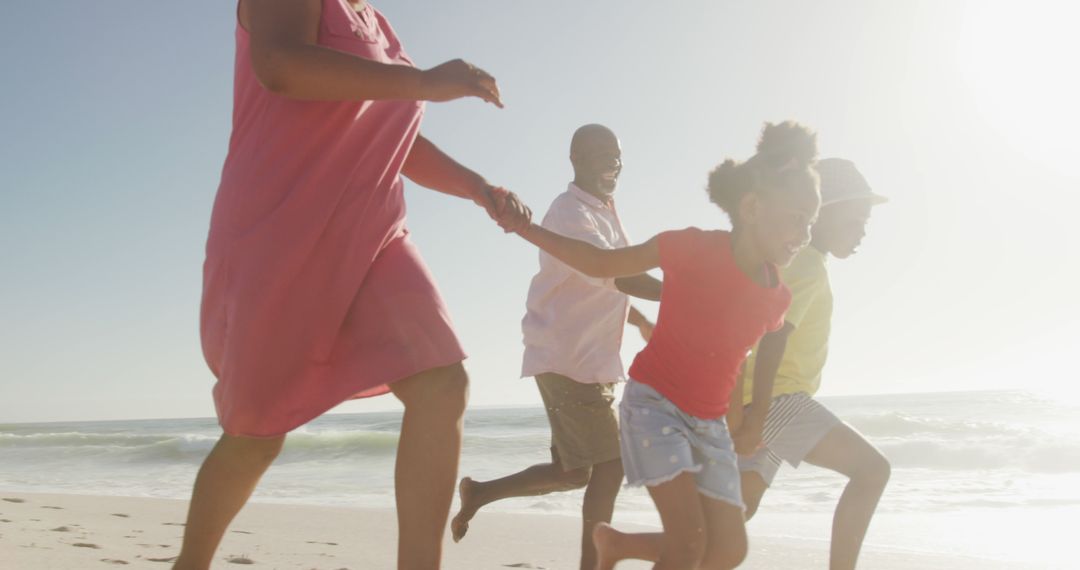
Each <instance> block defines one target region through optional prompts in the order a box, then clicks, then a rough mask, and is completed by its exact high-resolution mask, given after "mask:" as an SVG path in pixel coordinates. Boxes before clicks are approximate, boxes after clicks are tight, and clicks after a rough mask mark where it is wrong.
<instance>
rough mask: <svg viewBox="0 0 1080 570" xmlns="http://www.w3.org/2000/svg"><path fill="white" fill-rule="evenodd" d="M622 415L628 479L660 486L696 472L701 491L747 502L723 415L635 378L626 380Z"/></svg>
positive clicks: (737, 503)
mask: <svg viewBox="0 0 1080 570" xmlns="http://www.w3.org/2000/svg"><path fill="white" fill-rule="evenodd" d="M619 417H620V421H619V431H620V433H621V435H622V437H621V446H622V460H623V469H624V471H626V480H627V483H629V484H630V485H632V486H641V485H645V486H647V487H655V486H656V485H660V484H662V483H666V482H668V481H671V480H672V479H674V478H675V477H677V476H678V475H680V474H682V473H693V474H694V478H695V480H696V481H697V488H698V492H700V493H701V494H702V495H705V496H707V497H710V498H713V499H716V500H719V501H724V502H725V503H728V504H731V505H734V506H737V507H739V508H745V506H744V505H743V500H742V489H741V487H740V485H739V465H738V460H737V459H736V456H735V445H734V444H733V443H732V441H731V434H729V433H728V429H727V422H725V421H724V418H723V417H719V418H716V419H711V420H706V419H701V418H698V417H694V416H691V415H689V414H687V413H685V412H683V411H682V410H680V409H679V408H678V407H677V406H675V404H673V403H671V401H670V400H668V399H667V398H665V397H664V396H662V395H661V394H660V393H659V392H657V391H656V390H654V389H653V388H652V387H650V386H648V385H647V384H642V383H640V382H635V381H633V380H631V381H630V382H627V384H626V390H625V391H624V392H623V398H622V402H621V403H620V404H619Z"/></svg>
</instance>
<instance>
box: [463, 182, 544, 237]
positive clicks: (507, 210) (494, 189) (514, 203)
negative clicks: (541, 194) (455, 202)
mask: <svg viewBox="0 0 1080 570" xmlns="http://www.w3.org/2000/svg"><path fill="white" fill-rule="evenodd" d="M476 203H477V204H479V205H480V206H482V207H483V208H484V209H485V210H487V213H488V215H489V216H491V219H493V220H495V222H496V223H498V224H499V227H500V228H502V229H503V231H505V232H507V233H512V232H518V231H521V230H524V229H525V228H528V227H529V224H531V223H532V210H530V209H529V207H528V206H526V205H525V204H524V203H522V202H521V199H520V198H518V196H517V194H514V193H513V192H511V191H509V190H507V189H506V188H502V187H500V186H488V187H486V188H484V190H483V191H482V192H481V195H480V196H478V197H477V199H476Z"/></svg>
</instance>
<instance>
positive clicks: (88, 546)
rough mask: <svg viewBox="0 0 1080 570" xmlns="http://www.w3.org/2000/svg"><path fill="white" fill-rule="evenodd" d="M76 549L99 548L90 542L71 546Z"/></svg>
mask: <svg viewBox="0 0 1080 570" xmlns="http://www.w3.org/2000/svg"><path fill="white" fill-rule="evenodd" d="M72 546H74V547H76V548H101V547H100V546H98V545H96V544H93V543H90V542H76V543H74V544H72Z"/></svg>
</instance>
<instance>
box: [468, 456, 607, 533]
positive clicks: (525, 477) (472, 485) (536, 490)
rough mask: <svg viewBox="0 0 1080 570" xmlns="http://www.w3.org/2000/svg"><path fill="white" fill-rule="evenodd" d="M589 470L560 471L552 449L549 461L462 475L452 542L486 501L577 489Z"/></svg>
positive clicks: (587, 475)
mask: <svg viewBox="0 0 1080 570" xmlns="http://www.w3.org/2000/svg"><path fill="white" fill-rule="evenodd" d="M620 467H621V463H620ZM620 473H621V469H620ZM591 474H592V471H591V469H590V468H588V467H585V468H582V469H572V470H570V471H563V468H562V464H561V463H559V458H558V456H557V455H556V454H555V450H554V449H552V450H551V463H540V464H537V465H533V466H532V467H528V468H526V469H524V470H522V471H518V472H517V473H514V474H513V475H507V476H506V477H502V478H499V479H494V480H491V481H474V480H472V478H470V477H465V478H463V479H462V480H461V483H460V484H459V485H458V496H459V498H460V499H461V506H460V509H461V510H459V511H458V514H457V515H455V516H454V520H452V521H451V522H450V531H451V533H452V535H453V538H454V542H457V541H459V540H461V539H462V537H464V536H465V533H466V532H468V531H469V521H470V520H472V518H473V517H474V516H476V513H477V511H479V510H480V509H481V508H483V507H484V505H487V504H488V503H494V502H495V501H500V500H502V499H508V498H510V497H533V496H536V495H546V494H548V493H554V492H558V491H571V490H573V489H580V488H582V487H584V486H585V485H587V484H588V483H589V480H590V477H591Z"/></svg>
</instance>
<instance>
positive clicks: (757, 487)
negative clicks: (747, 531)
mask: <svg viewBox="0 0 1080 570" xmlns="http://www.w3.org/2000/svg"><path fill="white" fill-rule="evenodd" d="M739 479H740V483H741V485H742V500H743V503H745V504H746V520H750V519H751V518H753V517H754V513H756V512H757V509H758V505H760V504H761V498H762V497H763V496H765V491H767V490H769V486H768V485H767V484H766V483H765V480H764V479H762V478H761V474H760V473H755V472H753V471H743V472H742V473H740V474H739Z"/></svg>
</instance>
